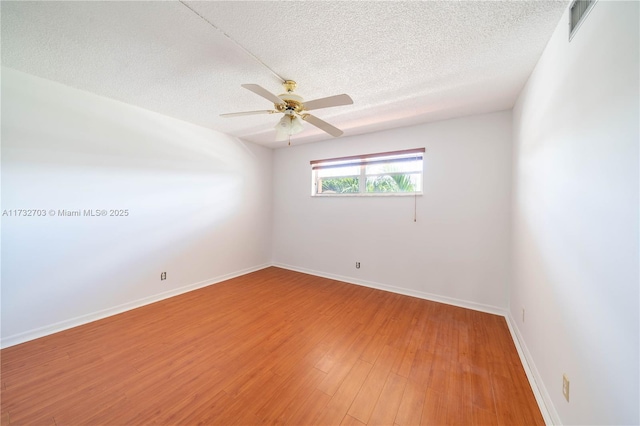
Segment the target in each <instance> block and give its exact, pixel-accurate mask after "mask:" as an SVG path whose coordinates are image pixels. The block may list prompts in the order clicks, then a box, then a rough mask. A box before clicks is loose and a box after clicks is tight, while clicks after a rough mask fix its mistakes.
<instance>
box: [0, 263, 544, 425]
mask: <svg viewBox="0 0 640 426" xmlns="http://www.w3.org/2000/svg"><path fill="white" fill-rule="evenodd" d="M0 356H1V358H2V359H1V368H2V369H1V380H2V388H1V396H2V402H1V404H2V410H1V411H2V424H3V425H4V424H38V425H58V426H59V425H89V424H90V425H96V424H100V425H125V424H126V425H136V424H152V423H154V424H167V425H169V424H171V425H177V424H219V425H232V424H244V425H253V424H291V425H306V424H325V425H419V424H434V425H444V424H447V425H453V424H460V425H473V424H477V425H484V424H487V425H488V424H499V425H538V424H544V421H543V419H542V416H541V414H540V411H539V409H538V407H537V405H536V402H535V399H534V396H533V393H532V391H531V388H530V386H529V383H528V381H527V379H526V376H525V373H524V370H523V368H522V364H521V363H520V360H519V358H518V355H517V352H516V349H515V346H514V344H513V341H512V340H511V337H510V334H509V331H508V328H507V325H506V323H505V320H504V318H502V317H499V316H495V315H490V314H485V313H480V312H476V311H471V310H467V309H462V308H456V307H452V306H448V305H443V304H439V303H435V302H429V301H426V300H421V299H416V298H412V297H408V296H402V295H397V294H394V293H388V292H384V291H379V290H374V289H370V288H366V287H360V286H356V285H350V284H345V283H342V282H338V281H333V280H329V279H324V278H318V277H314V276H310V275H305V274H301V273H297V272H291V271H287V270H283V269H278V268H267V269H264V270H261V271H258V272H255V273H252V274H248V275H245V276H242V277H239V278H235V279H232V280H229V281H225V282H222V283H219V284H216V285H213V286H209V287H206V288H203V289H200V290H197V291H193V292H190V293H187V294H184V295H181V296H177V297H174V298H171V299H168V300H165V301H161V302H158V303H155V304H152V305H148V306H145V307H142V308H139V309H135V310H132V311H129V312H126V313H123V314H120V315H116V316H113V317H110V318H107V319H104V320H101V321H96V322H93V323H91V324H87V325H84V326H80V327H77V328H74V329H70V330H67V331H64V332H61V333H57V334H54V335H51V336H47V337H44V338H41V339H38V340H34V341H31V342H27V343H24V344H21V345H17V346H13V347H10V348H6V349H4V350H2V351H1V352H0Z"/></svg>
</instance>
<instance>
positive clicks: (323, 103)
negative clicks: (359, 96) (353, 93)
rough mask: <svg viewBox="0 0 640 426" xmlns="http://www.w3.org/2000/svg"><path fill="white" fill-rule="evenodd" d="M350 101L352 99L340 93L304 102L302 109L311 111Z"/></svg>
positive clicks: (345, 103)
mask: <svg viewBox="0 0 640 426" xmlns="http://www.w3.org/2000/svg"><path fill="white" fill-rule="evenodd" d="M352 103H353V99H351V97H350V96H349V95H345V94H342V95H335V96H329V97H327V98H320V99H314V100H312V101H309V102H305V103H304V109H305V110H306V111H311V110H314V109H320V108H329V107H334V106H341V105H351V104H352Z"/></svg>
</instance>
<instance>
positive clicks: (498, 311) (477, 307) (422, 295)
mask: <svg viewBox="0 0 640 426" xmlns="http://www.w3.org/2000/svg"><path fill="white" fill-rule="evenodd" d="M273 266H275V267H277V268H282V269H289V270H290V271H296V272H302V273H303V274H309V275H315V276H317V277H322V278H329V279H331V280H337V281H342V282H345V283H349V284H356V285H360V286H363V287H369V288H375V289H377V290H384V291H389V292H391V293H397V294H403V295H405V296H411V297H417V298H419V299H425V300H431V301H433V302H440V303H445V304H447V305H453V306H458V307H461V308H467V309H472V310H474V311H480V312H486V313H489V314H495V315H501V316H504V315H505V313H506V312H507V311H506V310H505V309H504V308H500V307H497V306H491V305H484V304H482V303H476V302H469V301H466V300H461V299H455V298H453V297H446V296H438V295H437V294H433V293H426V292H423V291H417V290H410V289H406V288H401V287H395V286H392V285H388V284H382V283H378V282H373V281H367V280H361V279H357V278H353V277H346V276H343V275H336V274H330V273H327V272H320V271H314V270H311V269H306V268H299V267H297V266H291V265H285V264H282V263H274V264H273Z"/></svg>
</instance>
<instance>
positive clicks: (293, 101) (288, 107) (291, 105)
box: [274, 93, 304, 113]
mask: <svg viewBox="0 0 640 426" xmlns="http://www.w3.org/2000/svg"><path fill="white" fill-rule="evenodd" d="M278 97H279V98H280V99H282V101H283V102H284V103H282V104H274V106H275V108H276V109H277V110H278V111H280V112H285V111H293V112H295V113H299V112H301V111H302V110H303V109H304V104H303V100H302V97H301V96H298V95H294V94H293V93H283V94H281V95H278Z"/></svg>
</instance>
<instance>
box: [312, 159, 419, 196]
mask: <svg viewBox="0 0 640 426" xmlns="http://www.w3.org/2000/svg"><path fill="white" fill-rule="evenodd" d="M425 151H426V149H425V148H413V149H405V150H399V151H387V152H377V153H371V154H362V155H352V156H347V157H335V158H327V159H323V160H312V161H310V164H311V196H312V197H389V196H395V197H398V196H400V197H402V196H405V197H406V196H416V195H422V193H423V192H422V191H423V186H424V153H425ZM416 160H420V161H421V162H422V165H421V168H420V170H419V171H418V170H416V171H407V172H402V171H398V172H379V173H369V174H367V172H366V170H367V166H368V165H374V164H385V163H390V164H393V163H399V162H403V161H416ZM340 167H359V173H358V174H348V175H344V176H337V177H340V178H358V192H345V193H336V192H331V193H329V192H327V193H323V192H317V184H318V181H319V179H320V178H318V176H317V170H322V169H332V168H333V169H335V168H340ZM416 174H419V183H418V185H419V188H420V189H419V190H418V191H394V192H367V178H371V177H375V176H390V175H416Z"/></svg>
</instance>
